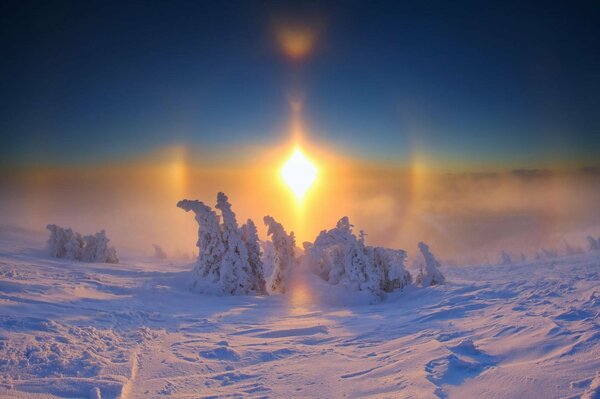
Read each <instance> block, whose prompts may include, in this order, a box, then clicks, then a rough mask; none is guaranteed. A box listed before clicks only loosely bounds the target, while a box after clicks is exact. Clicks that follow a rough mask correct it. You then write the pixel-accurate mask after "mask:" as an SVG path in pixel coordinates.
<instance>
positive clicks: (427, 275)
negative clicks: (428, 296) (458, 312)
mask: <svg viewBox="0 0 600 399" xmlns="http://www.w3.org/2000/svg"><path fill="white" fill-rule="evenodd" d="M419 250H420V251H421V254H423V258H424V259H425V265H424V266H425V268H424V269H423V265H421V271H420V273H419V275H418V276H417V280H416V283H417V284H419V285H421V286H423V287H429V286H431V285H437V284H444V283H445V282H446V278H445V277H444V275H443V274H442V272H440V271H439V269H438V268H439V267H440V263H439V262H438V261H437V259H436V258H435V256H433V254H432V253H431V251H429V246H428V245H427V244H425V243H424V242H420V243H419Z"/></svg>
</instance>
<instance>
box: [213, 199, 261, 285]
mask: <svg viewBox="0 0 600 399" xmlns="http://www.w3.org/2000/svg"><path fill="white" fill-rule="evenodd" d="M216 208H217V209H219V210H220V211H221V216H222V218H223V223H222V225H221V233H222V237H223V243H224V244H225V253H224V254H223V258H222V260H221V283H222V285H223V289H224V290H225V292H226V293H230V294H231V295H244V294H248V293H250V292H251V291H252V290H251V285H252V283H251V280H252V278H251V276H252V271H251V268H250V263H248V249H247V248H246V244H245V243H244V241H243V240H242V233H241V231H240V229H239V228H238V224H237V221H236V219H235V213H233V211H232V210H231V204H230V203H229V202H228V198H227V196H226V195H225V194H223V193H219V194H218V195H217V205H216Z"/></svg>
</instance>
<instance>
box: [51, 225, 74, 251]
mask: <svg viewBox="0 0 600 399" xmlns="http://www.w3.org/2000/svg"><path fill="white" fill-rule="evenodd" d="M46 228H47V229H48V230H50V238H49V239H48V252H49V253H50V256H52V257H55V258H64V257H65V254H66V249H65V247H66V245H67V243H68V242H69V241H70V240H71V238H72V237H73V230H71V229H64V228H62V227H60V226H57V225H55V224H49V225H47V226H46Z"/></svg>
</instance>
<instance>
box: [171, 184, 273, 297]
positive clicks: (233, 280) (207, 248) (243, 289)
mask: <svg viewBox="0 0 600 399" xmlns="http://www.w3.org/2000/svg"><path fill="white" fill-rule="evenodd" d="M177 206H178V207H179V208H182V209H183V210H185V211H186V212H189V211H193V212H194V213H195V215H196V221H197V222H198V241H197V243H196V245H197V246H198V249H199V255H198V262H197V264H196V266H195V267H194V270H193V275H194V283H193V286H194V287H195V288H198V289H199V290H201V291H204V290H207V291H211V292H214V291H215V290H216V291H217V292H218V293H221V294H228V295H247V294H251V293H258V294H264V293H266V290H265V287H264V286H265V284H264V277H263V271H262V263H261V261H260V247H259V244H258V236H257V233H256V226H255V225H254V223H253V222H252V221H250V220H249V221H248V223H246V224H245V225H244V226H243V227H242V228H239V227H238V224H237V221H236V218H235V213H234V212H233V211H232V210H231V204H230V203H229V202H228V198H227V196H226V195H225V194H223V193H219V194H218V195H217V205H216V208H217V209H218V210H220V211H221V219H222V223H219V217H218V216H217V214H216V213H215V211H213V210H212V209H211V208H210V207H209V206H207V205H205V204H204V203H202V202H200V201H191V200H182V201H179V202H178V203H177ZM249 247H250V249H249ZM209 286H210V287H209Z"/></svg>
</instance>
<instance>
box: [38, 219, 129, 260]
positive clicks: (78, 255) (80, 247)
mask: <svg viewBox="0 0 600 399" xmlns="http://www.w3.org/2000/svg"><path fill="white" fill-rule="evenodd" d="M46 228H47V229H48V230H50V238H49V239H48V241H47V243H48V251H49V253H50V256H53V257H55V258H65V259H71V260H78V261H84V262H102V263H119V259H118V258H117V251H116V250H115V249H114V248H113V247H109V246H108V243H109V241H110V240H109V239H108V237H106V232H105V231H104V230H101V231H99V232H98V233H96V234H93V235H87V236H84V237H82V236H81V234H79V233H77V232H74V231H73V230H71V229H69V228H67V229H65V228H62V227H60V226H57V225H55V224H49V225H48V226H46Z"/></svg>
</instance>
